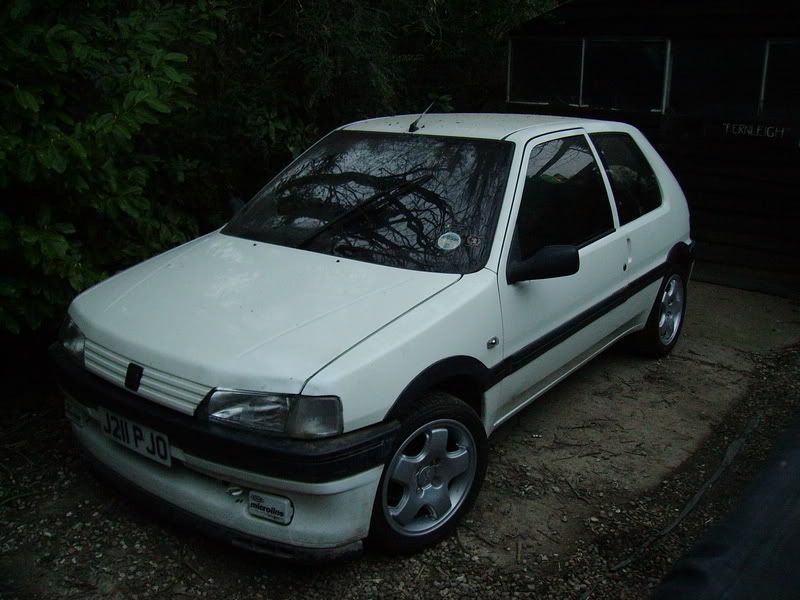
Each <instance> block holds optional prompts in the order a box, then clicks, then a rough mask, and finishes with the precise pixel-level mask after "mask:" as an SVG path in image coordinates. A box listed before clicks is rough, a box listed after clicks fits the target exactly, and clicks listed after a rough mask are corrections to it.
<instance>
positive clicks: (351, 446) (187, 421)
mask: <svg viewBox="0 0 800 600" xmlns="http://www.w3.org/2000/svg"><path fill="white" fill-rule="evenodd" d="M50 356H51V358H52V360H53V363H54V365H55V372H56V378H57V380H58V383H59V385H61V387H62V388H63V389H64V390H65V391H66V392H67V393H68V394H70V395H71V396H73V397H74V398H75V399H76V400H77V401H79V402H82V403H85V404H87V405H89V406H96V405H101V406H104V407H106V408H108V409H109V410H112V411H114V412H116V413H119V414H120V415H122V416H125V417H128V418H129V419H131V420H133V421H136V422H138V423H141V424H143V425H147V426H149V427H152V428H153V429H156V430H157V431H160V432H162V433H164V434H166V435H167V436H169V438H170V441H171V442H172V443H174V444H175V445H176V446H178V447H180V448H181V449H182V450H183V451H184V452H186V453H188V454H191V455H192V456H196V457H198V458H202V459H205V460H209V461H212V462H216V463H220V464H223V465H227V466H230V467H234V468H238V469H244V470H247V471H251V472H254V473H259V474H263V475H269V476H273V477H282V478H286V479H291V480H293V481H303V482H308V483H317V482H325V481H334V480H337V479H342V478H344V477H347V476H349V475H355V474H357V473H361V472H363V471H366V470H367V469H370V468H372V467H375V466H378V465H382V464H383V463H385V462H386V459H387V458H388V455H389V452H390V450H391V448H392V445H393V443H394V437H395V435H396V433H397V430H398V428H399V424H398V423H397V422H396V421H384V422H383V423H379V424H377V425H373V426H370V427H365V428H363V429H359V430H357V431H353V432H350V433H345V434H343V435H340V436H336V437H331V438H324V439H317V440H296V439H290V438H284V437H277V436H268V435H263V434H259V433H255V432H249V431H242V430H239V429H234V428H231V427H225V426H223V425H218V424H216V423H209V422H207V421H203V420H202V419H197V418H195V417H192V416H188V415H184V414H181V413H179V412H177V411H174V410H171V409H168V408H165V407H163V406H160V405H158V404H156V403H154V402H151V401H150V400H147V399H146V398H142V397H141V396H138V395H136V394H133V393H131V392H129V391H128V390H125V389H123V388H121V387H118V386H116V385H114V384H112V383H109V382H108V381H106V380H104V379H101V378H100V377H98V376H96V375H94V374H93V373H90V372H89V371H87V370H86V369H85V368H84V367H83V365H81V364H79V363H78V362H77V361H76V360H75V359H74V358H72V357H71V356H70V355H69V354H68V353H67V352H66V351H65V350H64V349H63V347H62V346H61V344H58V343H56V344H53V345H52V346H51V347H50Z"/></svg>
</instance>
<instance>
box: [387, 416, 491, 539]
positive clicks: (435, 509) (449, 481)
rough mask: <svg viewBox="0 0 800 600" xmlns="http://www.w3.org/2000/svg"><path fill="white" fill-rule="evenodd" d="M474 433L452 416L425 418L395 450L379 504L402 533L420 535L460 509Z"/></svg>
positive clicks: (470, 474)
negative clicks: (426, 420) (436, 418)
mask: <svg viewBox="0 0 800 600" xmlns="http://www.w3.org/2000/svg"><path fill="white" fill-rule="evenodd" d="M476 454H477V449H476V447H475V440H474V439H473V438H472V434H471V433H470V432H469V429H467V428H466V427H465V426H464V425H462V424H461V423H459V422H458V421H454V420H452V419H439V420H437V421H433V422H431V423H426V424H425V425H423V426H422V427H420V428H419V429H417V430H416V431H415V432H413V433H412V434H411V435H410V436H409V437H408V438H407V439H406V440H405V441H404V442H403V443H402V444H401V446H400V447H399V448H398V449H397V452H396V453H395V455H394V457H393V458H392V461H391V463H389V467H388V473H389V476H388V477H386V478H385V479H384V481H383V486H382V489H381V505H382V507H383V512H384V516H385V517H386V520H387V521H388V523H389V525H390V526H391V527H392V528H393V529H394V530H395V531H397V532H398V533H400V534H403V535H412V536H413V535H424V534H426V533H430V532H432V531H434V530H435V529H437V528H438V527H441V526H442V525H443V524H444V523H446V522H447V520H448V519H449V518H450V517H451V516H452V515H453V514H454V513H455V512H456V511H458V509H459V507H460V506H461V504H462V503H463V502H464V499H465V498H466V497H467V493H468V492H469V490H470V487H471V484H472V482H473V480H474V479H475V470H476V468H477V457H476Z"/></svg>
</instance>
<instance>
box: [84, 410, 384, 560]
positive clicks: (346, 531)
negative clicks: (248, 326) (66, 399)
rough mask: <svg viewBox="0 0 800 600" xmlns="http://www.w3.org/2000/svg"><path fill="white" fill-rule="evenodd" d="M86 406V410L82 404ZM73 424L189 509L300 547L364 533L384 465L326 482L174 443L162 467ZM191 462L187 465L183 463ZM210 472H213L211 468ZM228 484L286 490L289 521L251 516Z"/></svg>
mask: <svg viewBox="0 0 800 600" xmlns="http://www.w3.org/2000/svg"><path fill="white" fill-rule="evenodd" d="M82 408H83V409H84V411H86V412H87V414H88V413H89V411H87V410H86V408H85V407H82ZM72 431H73V433H74V435H75V437H76V438H77V439H78V442H79V443H80V444H81V446H82V447H83V448H84V450H85V451H88V452H90V453H91V455H92V456H93V457H94V458H96V459H97V460H100V461H101V462H103V463H104V464H106V465H108V466H109V467H110V468H111V469H113V470H114V471H115V472H116V473H117V474H118V475H120V476H122V477H125V478H126V479H127V480H128V481H130V482H132V483H133V484H135V485H136V486H138V487H139V488H141V489H143V490H145V491H147V492H149V493H150V494H153V495H155V496H158V497H160V498H163V499H164V500H165V501H167V502H169V503H170V504H173V505H175V506H179V507H181V508H183V509H184V510H187V511H188V512H190V513H192V514H194V515H196V516H198V517H200V518H202V519H205V520H207V521H211V522H214V523H217V524H219V525H223V526H225V527H228V528H229V529H233V530H235V531H240V532H242V533H246V534H248V535H253V536H257V537H259V538H263V539H268V540H272V541H275V542H281V543H284V544H289V545H294V546H302V547H306V548H333V547H336V546H342V545H344V544H347V543H349V542H356V541H358V540H360V539H363V538H364V537H366V535H367V533H368V532H369V521H370V514H371V508H372V500H373V498H374V497H375V491H376V490H377V488H378V481H379V480H380V477H381V472H382V468H381V467H375V468H373V469H370V470H368V471H365V472H363V473H359V474H356V475H353V476H350V477H347V478H344V479H340V480H335V481H331V482H326V483H325V484H315V483H301V482H296V481H287V480H283V479H279V478H276V477H263V476H260V475H258V474H256V473H249V472H247V471H242V470H240V469H230V468H229V467H225V466H224V465H216V464H214V463H209V462H208V461H202V460H199V459H193V458H192V457H187V456H185V455H184V454H183V452H182V451H181V449H180V448H176V447H173V449H172V453H173V458H177V457H179V456H180V457H183V458H184V460H183V461H181V462H179V461H173V466H172V467H169V468H167V467H164V466H162V465H160V464H158V463H155V462H153V461H152V460H150V459H148V458H145V457H143V456H140V455H139V454H136V453H134V452H132V451H130V450H128V449H127V448H124V447H122V446H120V445H119V444H116V443H114V442H112V441H110V440H109V439H108V438H106V437H105V436H103V435H102V434H101V433H100V429H99V426H98V424H97V422H96V420H95V419H94V418H93V417H90V418H87V419H85V420H84V422H83V425H82V426H78V425H73V427H72ZM187 467H189V468H187ZM209 475H211V476H209ZM231 484H236V485H241V486H246V488H247V489H251V490H256V491H262V492H267V493H269V494H275V495H277V496H282V497H285V498H289V500H291V502H292V505H293V506H294V517H293V519H292V522H291V523H290V524H289V525H281V524H278V523H275V522H273V521H268V520H266V519H261V518H258V517H254V516H253V515H251V514H250V513H249V512H248V511H247V503H246V502H243V501H241V500H242V497H246V494H244V495H243V496H233V495H231V494H230V493H229V491H228V489H229V488H230V487H231Z"/></svg>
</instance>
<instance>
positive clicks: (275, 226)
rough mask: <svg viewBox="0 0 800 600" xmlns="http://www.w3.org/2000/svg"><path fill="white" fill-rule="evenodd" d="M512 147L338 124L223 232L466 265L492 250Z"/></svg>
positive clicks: (414, 265)
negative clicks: (338, 128) (341, 127)
mask: <svg viewBox="0 0 800 600" xmlns="http://www.w3.org/2000/svg"><path fill="white" fill-rule="evenodd" d="M512 149H513V145H512V144H511V143H510V142H503V141H497V140H479V139H468V138H457V137H438V136H429V135H419V134H416V135H412V134H395V133H374V132H360V131H335V132H333V133H331V134H330V135H328V136H327V137H326V138H324V139H323V140H322V141H321V142H319V143H318V144H316V145H315V146H313V147H312V148H311V149H310V150H308V151H307V152H306V153H305V154H303V155H302V156H301V157H300V158H299V159H298V160H296V161H295V162H294V163H292V164H291V165H290V166H289V167H288V168H287V169H285V170H284V171H283V172H282V173H280V174H279V175H278V176H277V177H276V178H275V179H273V180H272V181H271V182H270V183H269V184H267V186H266V187H264V188H263V189H262V190H261V191H260V192H258V193H257V194H256V195H255V197H254V198H253V199H252V200H251V201H250V202H249V203H248V204H247V205H246V206H245V207H244V208H243V209H242V210H241V211H240V212H239V213H238V214H237V215H236V216H235V217H234V218H233V219H232V220H231V222H230V223H228V225H226V226H225V228H224V229H223V230H222V233H224V234H228V235H233V236H238V237H243V238H247V239H252V240H257V241H262V242H268V243H272V244H280V245H283V246H291V247H295V248H304V249H307V250H312V251H315V252H323V253H326V254H332V255H336V256H344V257H347V258H353V259H356V260H362V261H367V262H372V263H377V264H382V265H389V266H394V267H401V268H407V269H416V270H423V271H438V272H444V273H470V272H474V271H477V270H479V269H481V268H482V267H483V266H484V265H485V264H486V260H487V259H488V256H489V251H490V249H491V244H492V236H493V235H494V230H495V227H496V225H497V218H498V213H499V210H500V204H501V202H502V196H503V192H504V191H505V183H506V180H507V178H508V171H509V165H510V161H511V154H512Z"/></svg>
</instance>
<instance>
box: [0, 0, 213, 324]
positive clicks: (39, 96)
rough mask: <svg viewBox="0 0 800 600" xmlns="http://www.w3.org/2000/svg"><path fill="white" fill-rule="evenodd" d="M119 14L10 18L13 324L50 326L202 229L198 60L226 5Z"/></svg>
mask: <svg viewBox="0 0 800 600" xmlns="http://www.w3.org/2000/svg"><path fill="white" fill-rule="evenodd" d="M118 6H120V7H122V6H124V4H119V5H118V4H117V3H115V2H112V1H109V2H89V3H88V5H87V3H75V4H74V5H71V3H62V2H41V3H38V4H37V5H36V6H35V7H34V6H32V4H31V3H30V2H26V1H21V0H17V1H16V2H13V3H12V4H11V5H9V6H7V7H6V8H4V9H1V10H2V14H1V15H0V32H2V37H3V40H4V43H3V44H2V46H0V194H2V196H3V204H2V207H1V208H0V254H1V255H2V262H3V271H2V275H0V328H2V329H5V330H9V331H12V332H19V331H20V330H24V329H35V328H37V327H38V326H39V325H40V324H41V323H42V321H43V320H48V319H52V318H54V317H57V316H60V315H59V314H58V313H60V311H62V310H63V308H64V307H65V305H66V303H67V302H68V301H69V300H70V299H71V297H73V296H74V295H75V293H76V292H78V291H80V290H82V289H84V288H85V287H87V286H88V285H91V284H92V283H94V282H96V281H98V280H99V279H101V278H102V277H104V276H105V275H106V274H107V273H108V271H109V270H114V269H117V268H119V267H121V266H124V265H127V264H130V263H132V262H135V261H138V260H141V259H143V258H145V257H147V256H150V255H151V254H153V253H154V252H157V251H159V250H161V249H163V248H165V247H167V246H170V245H174V244H176V243H178V242H180V241H182V240H184V239H186V237H187V236H190V235H193V234H195V232H196V231H197V219H196V217H195V212H196V211H197V210H198V209H200V207H201V206H202V199H200V200H198V199H197V197H196V196H193V195H191V194H186V193H185V191H184V188H186V186H187V181H188V180H189V179H190V178H191V177H192V175H193V170H194V169H195V168H196V167H197V165H198V161H197V160H196V159H194V158H193V157H191V156H188V155H185V154H183V153H182V152H181V146H182V145H186V140H187V138H188V137H190V136H191V133H192V132H189V131H187V130H186V129H185V126H186V121H187V115H188V114H189V113H190V112H191V111H192V110H194V108H195V97H194V91H193V87H192V86H193V80H194V74H193V72H192V68H191V63H190V59H189V55H188V54H187V51H191V50H193V49H196V48H198V47H202V46H207V45H209V44H211V43H212V42H213V41H214V40H215V38H216V34H215V33H214V32H213V31H212V27H213V25H214V22H215V21H216V20H218V19H222V18H224V16H225V13H224V9H223V8H220V6H218V5H217V4H215V3H213V2H211V3H203V2H201V3H198V4H197V5H196V6H194V5H193V6H180V5H178V6H161V5H159V4H158V3H155V2H143V3H140V4H138V5H136V7H134V8H131V9H130V10H123V9H122V8H117V7H118ZM182 141H183V144H182Z"/></svg>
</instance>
